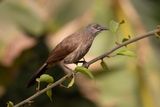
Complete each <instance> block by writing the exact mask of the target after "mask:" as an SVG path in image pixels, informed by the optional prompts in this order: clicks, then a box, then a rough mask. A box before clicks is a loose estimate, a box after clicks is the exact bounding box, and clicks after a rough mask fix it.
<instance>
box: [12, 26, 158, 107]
mask: <svg viewBox="0 0 160 107" xmlns="http://www.w3.org/2000/svg"><path fill="white" fill-rule="evenodd" d="M158 33H160V28H157V29H155V30H153V31H150V32H148V33H146V34H143V35H139V36H136V37H135V38H133V39H130V40H128V41H125V42H123V43H122V44H120V45H117V46H115V47H114V48H112V49H111V50H109V51H108V52H106V53H104V54H102V55H100V56H98V57H96V58H94V59H92V60H90V61H89V62H86V63H85V64H84V65H83V66H84V67H86V68H88V67H89V66H90V65H91V64H93V63H94V62H96V61H98V60H101V59H103V58H105V57H107V56H109V55H110V54H111V53H113V52H114V51H116V50H118V49H119V48H121V47H123V46H126V45H128V44H131V43H133V42H136V41H138V40H141V39H144V38H146V37H150V36H154V35H155V34H158ZM71 75H72V73H68V74H67V75H65V76H63V77H62V78H61V79H59V80H58V81H56V82H55V83H53V84H52V85H50V86H48V87H46V88H44V89H42V90H40V91H39V92H37V93H35V94H34V95H32V96H30V97H29V98H27V99H25V100H23V101H21V102H20V103H18V104H16V105H15V106H14V107H20V106H22V105H25V104H27V103H29V102H30V101H32V100H33V99H35V98H36V97H38V96H40V95H41V94H43V93H45V92H46V91H47V90H49V89H52V88H53V87H55V86H57V85H59V84H61V83H62V82H63V81H64V80H66V78H67V77H70V76H71Z"/></svg>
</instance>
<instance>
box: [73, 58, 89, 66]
mask: <svg viewBox="0 0 160 107" xmlns="http://www.w3.org/2000/svg"><path fill="white" fill-rule="evenodd" d="M82 59H83V61H77V62H75V64H76V65H78V63H82V64H85V63H86V62H87V61H86V60H85V59H84V57H83V58H82Z"/></svg>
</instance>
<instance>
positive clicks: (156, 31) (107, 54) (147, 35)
mask: <svg viewBox="0 0 160 107" xmlns="http://www.w3.org/2000/svg"><path fill="white" fill-rule="evenodd" d="M156 33H160V29H156V30H153V31H150V32H148V33H146V34H143V35H138V36H136V37H135V38H133V39H130V40H128V41H125V42H123V43H122V44H119V45H117V46H115V47H114V48H112V49H111V50H109V51H108V52H106V53H104V54H102V55H100V56H98V57H96V58H94V59H92V60H90V61H89V62H87V63H86V64H84V66H85V67H87V68H88V67H89V66H90V65H91V64H93V63H94V62H96V61H98V60H100V59H103V58H105V57H107V56H109V55H110V54H111V53H113V52H114V51H116V50H118V49H119V48H121V47H123V46H127V45H128V44H131V43H134V42H136V41H138V40H141V39H144V38H146V37H149V36H154V35H155V34H156Z"/></svg>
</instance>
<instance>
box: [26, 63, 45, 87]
mask: <svg viewBox="0 0 160 107" xmlns="http://www.w3.org/2000/svg"><path fill="white" fill-rule="evenodd" d="M47 65H48V64H47V63H44V64H43V65H42V66H41V67H40V68H39V69H38V71H37V72H36V73H35V74H33V76H32V77H31V79H30V80H29V82H28V84H27V87H30V86H32V85H34V84H35V82H36V78H38V77H39V76H41V75H42V74H43V73H44V72H45V71H46V70H47Z"/></svg>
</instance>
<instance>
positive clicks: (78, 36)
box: [27, 24, 107, 87]
mask: <svg viewBox="0 0 160 107" xmlns="http://www.w3.org/2000/svg"><path fill="white" fill-rule="evenodd" d="M103 30H107V29H106V28H105V27H102V26H101V25H99V24H90V25H88V26H87V27H85V28H84V29H81V30H79V31H78V32H76V33H73V34H72V35H70V36H68V37H66V38H65V39H63V41H62V42H60V43H59V44H58V45H57V46H56V47H55V48H54V49H53V50H52V52H51V53H50V55H49V57H48V58H47V60H46V61H45V63H44V64H43V65H42V66H41V67H40V68H39V69H38V71H37V72H36V73H35V74H34V75H33V76H32V78H31V79H30V81H29V83H28V85H27V87H30V86H32V85H33V84H34V83H35V79H36V78H38V77H39V76H40V75H42V74H43V73H44V72H45V71H46V70H47V69H48V68H49V67H50V65H54V64H55V63H58V62H60V61H62V62H63V63H64V64H71V63H77V62H78V61H79V60H80V59H81V58H83V57H84V55H85V54H86V53H87V52H88V51H89V49H90V47H91V45H92V42H93V40H94V38H95V37H96V35H97V34H98V33H100V32H101V31H103Z"/></svg>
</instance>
